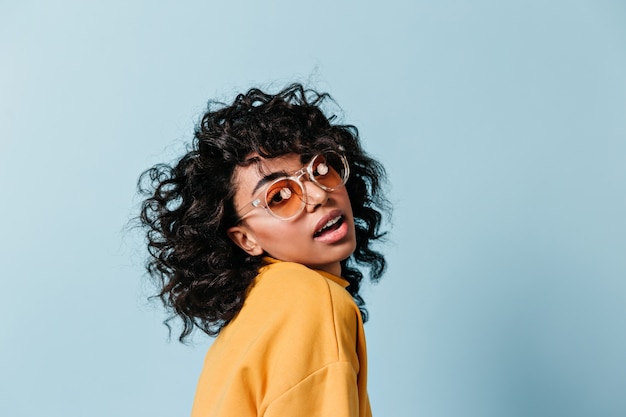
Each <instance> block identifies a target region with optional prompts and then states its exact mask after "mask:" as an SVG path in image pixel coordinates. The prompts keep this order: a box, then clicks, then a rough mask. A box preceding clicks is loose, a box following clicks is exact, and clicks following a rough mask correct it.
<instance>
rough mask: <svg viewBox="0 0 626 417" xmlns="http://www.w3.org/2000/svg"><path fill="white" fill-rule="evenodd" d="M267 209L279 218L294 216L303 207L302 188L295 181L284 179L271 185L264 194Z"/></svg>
mask: <svg viewBox="0 0 626 417" xmlns="http://www.w3.org/2000/svg"><path fill="white" fill-rule="evenodd" d="M265 202H266V203H267V208H268V209H270V210H271V211H272V213H273V214H274V215H276V216H277V217H280V218H289V217H292V216H295V215H296V214H298V213H299V212H300V210H302V207H303V206H304V197H303V195H302V187H301V186H300V184H299V183H298V182H297V181H294V180H291V179H288V178H285V179H281V180H278V181H276V182H274V183H272V184H271V185H270V186H269V188H268V189H267V191H266V192H265Z"/></svg>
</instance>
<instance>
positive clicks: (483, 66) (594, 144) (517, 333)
mask: <svg viewBox="0 0 626 417" xmlns="http://www.w3.org/2000/svg"><path fill="white" fill-rule="evenodd" d="M0 48H1V50H0V57H1V58H0V59H1V62H2V64H1V65H0V184H1V190H2V197H1V204H0V219H1V220H2V232H1V236H2V239H1V240H0V263H1V265H0V274H1V287H0V291H1V292H0V293H1V294H2V302H1V303H0V316H1V317H2V319H1V321H0V337H1V342H0V415H2V416H10V417H22V416H28V417H31V416H41V415H46V416H59V417H60V416H63V417H73V416H76V417H79V416H80V417H82V416H91V417H99V416H103V417H104V416H107V417H108V416H113V415H115V416H152V417H157V416H164V417H165V416H181V415H187V414H188V413H189V410H190V407H191V402H192V399H193V394H194V389H195V383H196V378H197V376H198V373H199V371H200V368H201V365H202V360H203V356H204V353H205V351H206V348H207V346H208V345H209V343H210V339H207V338H203V337H196V338H195V343H194V344H193V345H192V346H190V347H186V346H183V345H180V344H178V343H177V342H171V343H168V342H167V341H166V330H165V328H164V327H162V325H161V324H160V322H161V320H162V319H163V318H164V315H163V313H162V311H161V310H160V309H158V308H156V307H154V306H151V305H149V304H148V303H147V302H146V301H145V297H146V295H148V294H150V291H151V287H150V286H149V285H148V284H147V283H146V281H145V279H144V278H143V277H142V273H143V272H142V262H143V252H142V248H141V245H140V244H139V238H138V237H137V235H136V234H133V233H127V232H125V231H124V226H125V224H126V222H127V221H128V220H129V219H130V218H131V217H132V216H133V215H134V214H135V213H136V209H137V203H138V199H137V198H136V197H135V188H134V187H135V181H136V179H137V177H138V175H139V173H140V172H141V171H142V170H143V169H145V168H147V167H149V166H150V165H152V164H154V163H156V162H160V161H162V160H171V159H172V158H173V156H174V155H176V154H177V152H178V151H179V150H180V149H181V148H182V146H183V144H184V143H185V142H186V141H188V140H189V138H190V135H191V132H192V129H193V125H194V123H195V122H196V121H197V120H198V117H199V116H200V115H201V114H202V111H203V108H204V106H205V103H206V101H207V100H208V99H209V98H222V99H225V100H230V99H232V97H233V95H234V94H235V93H236V92H240V91H243V90H245V89H247V88H248V87H251V86H256V85H260V86H272V88H279V87H282V86H283V85H284V84H286V83H287V82H290V81H292V80H299V81H304V82H310V84H311V85H313V86H316V87H317V88H319V89H322V90H326V91H329V92H330V93H331V94H332V95H333V96H334V97H335V99H336V100H337V101H338V102H339V104H340V105H341V106H342V108H343V109H344V111H345V114H344V116H343V120H344V121H345V122H347V123H353V124H356V125H357V126H358V127H359V128H360V131H361V134H362V137H363V140H364V142H365V145H366V147H367V149H368V150H369V151H370V152H371V153H373V154H375V155H377V156H379V157H380V158H381V159H382V160H383V161H384V163H385V164H386V165H387V167H388V170H389V175H390V180H391V185H392V191H391V194H390V197H391V199H392V201H393V203H394V205H395V220H394V228H393V233H392V235H391V242H390V244H389V245H388V246H387V249H386V252H387V253H388V255H389V265H390V266H389V270H388V274H387V275H386V277H385V278H384V280H383V281H382V282H381V283H380V284H379V285H377V286H373V287H368V288H367V290H366V298H367V301H368V305H369V309H370V313H371V321H370V322H369V323H368V324H367V325H366V332H367V335H368V343H369V355H370V394H371V399H372V405H373V409H374V412H375V415H377V416H406V417H413V416H429V417H458V416H476V417H491V416H493V417H502V416H506V417H516V416H520V417H522V416H524V417H526V416H551V417H552V416H568V417H572V416H581V417H583V416H585V417H588V416H594V417H600V416H601V417H609V416H611V417H612V416H615V417H617V416H624V415H626V395H624V391H625V389H626V332H625V329H626V327H625V326H626V323H625V322H626V320H625V319H626V283H625V279H626V256H625V254H626V216H625V212H626V117H625V116H626V4H625V3H624V2H623V1H617V0H615V1H611V0H572V1H565V0H560V1H545V0H531V1H524V2H522V1H517V2H511V1H498V0H477V1H465V2H464V1H454V0H438V1H435V0H432V1H420V0H414V1H408V0H407V1H398V0H391V1H386V2H368V1H353V2H347V1H330V0H321V1H320V0H318V1H315V2H313V1H311V2H306V3H305V2H295V1H286V0H285V1H274V2H262V1H252V0H250V1H229V2H227V1H220V2H217V1H120V0H117V1H106V2H104V1H102V2H85V1H79V0H76V1H69V0H64V1H56V2H46V1H35V0H33V1H23V2H17V1H13V2H9V1H4V2H2V4H1V5H0Z"/></svg>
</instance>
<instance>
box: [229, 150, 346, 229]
mask: <svg viewBox="0 0 626 417" xmlns="http://www.w3.org/2000/svg"><path fill="white" fill-rule="evenodd" d="M328 154H335V155H336V156H338V157H339V160H340V161H341V163H342V164H343V168H344V174H343V176H342V177H341V182H340V183H339V184H338V185H337V186H335V187H327V186H325V185H324V184H322V183H320V182H318V181H317V180H316V179H315V175H314V174H313V163H314V162H315V160H316V159H317V158H318V157H319V156H325V155H328ZM325 159H328V158H325ZM330 168H332V167H330ZM337 174H339V173H337ZM304 175H306V176H307V177H308V180H309V181H311V182H312V183H313V184H315V185H317V186H318V187H320V188H321V189H322V190H324V191H329V192H331V191H335V190H336V189H338V188H339V187H343V186H344V185H346V182H348V178H350V166H349V164H348V160H347V159H346V156H345V155H344V154H341V153H339V152H336V151H333V150H327V151H323V152H319V153H317V154H315V155H314V156H313V158H311V160H310V161H309V162H308V163H307V164H305V165H304V166H303V167H302V168H300V169H299V170H298V171H296V172H294V173H293V174H291V175H288V176H283V177H280V178H276V179H275V180H273V181H272V182H270V183H269V184H268V185H266V186H265V187H263V190H262V191H260V192H259V194H258V195H257V197H256V198H255V199H254V200H252V201H250V202H249V203H247V204H244V208H242V210H241V211H240V213H239V218H240V220H243V217H244V216H246V215H247V214H248V213H250V212H251V211H252V210H254V209H255V208H259V207H260V208H264V209H265V211H267V212H268V213H269V214H270V215H271V216H272V217H275V218H277V219H279V220H291V219H293V218H294V217H296V216H298V215H299V214H300V213H302V210H304V206H305V205H306V200H307V195H306V189H305V187H304V183H303V182H302V179H301V178H302V177H303V176H304ZM285 180H292V181H293V182H295V183H296V184H298V187H300V190H301V191H302V198H300V197H298V198H299V199H300V201H301V204H300V208H299V209H298V211H296V213H294V214H293V215H291V216H289V217H282V216H279V215H278V214H276V213H274V212H273V211H272V209H271V208H270V207H269V205H268V203H267V200H266V197H267V194H266V193H267V190H269V189H271V187H272V186H273V185H274V184H276V183H277V182H280V181H285ZM263 201H265V204H263V203H262V202H263Z"/></svg>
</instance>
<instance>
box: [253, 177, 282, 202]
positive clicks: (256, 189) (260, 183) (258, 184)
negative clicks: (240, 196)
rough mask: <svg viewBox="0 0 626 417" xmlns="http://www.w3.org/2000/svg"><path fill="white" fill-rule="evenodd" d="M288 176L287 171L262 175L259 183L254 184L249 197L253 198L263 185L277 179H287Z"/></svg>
mask: <svg viewBox="0 0 626 417" xmlns="http://www.w3.org/2000/svg"><path fill="white" fill-rule="evenodd" d="M288 176H289V173H288V172H287V171H276V172H272V173H269V174H267V175H264V176H263V178H261V179H260V180H259V182H257V183H256V185H255V186H254V189H253V190H252V193H251V194H250V196H251V197H252V196H254V195H255V194H256V193H257V191H259V189H260V188H261V187H263V186H264V185H265V184H267V183H268V182H272V181H274V180H275V179H277V178H281V177H288Z"/></svg>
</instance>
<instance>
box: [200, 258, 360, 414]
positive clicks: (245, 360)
mask: <svg viewBox="0 0 626 417" xmlns="http://www.w3.org/2000/svg"><path fill="white" fill-rule="evenodd" d="M268 262H270V263H269V264H268V265H266V266H264V267H262V268H261V270H260V271H259V275H258V276H257V278H256V280H255V282H254V285H253V287H252V289H251V290H250V291H249V293H248V296H247V298H246V300H245V303H244V306H243V308H242V309H241V311H240V312H239V314H238V315H237V316H236V317H235V319H234V320H232V321H231V322H230V323H229V324H228V326H226V327H225V328H224V329H223V330H222V331H221V333H220V334H219V336H218V337H217V338H216V339H215V342H214V343H213V345H212V346H211V348H210V349H209V351H208V353H207V356H206V359H205V362H204V368H203V370H202V373H201V375H200V380H199V382H198V389H197V391H196V397H195V401H194V405H193V411H192V417H249V416H264V417H305V416H306V417H314V416H332V417H369V416H371V415H372V413H371V410H370V404H369V399H368V396H367V353H366V349H365V335H364V333H363V323H362V321H361V314H360V312H359V309H358V308H357V306H356V305H355V303H354V301H353V300H352V297H351V296H350V294H349V293H348V292H347V291H346V290H345V287H346V286H347V285H348V282H347V281H345V280H343V279H341V278H339V277H336V276H334V275H331V274H329V273H326V272H323V271H317V270H312V269H309V268H307V267H305V266H303V265H300V264H296V263H292V262H280V261H276V260H274V259H270V260H268Z"/></svg>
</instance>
